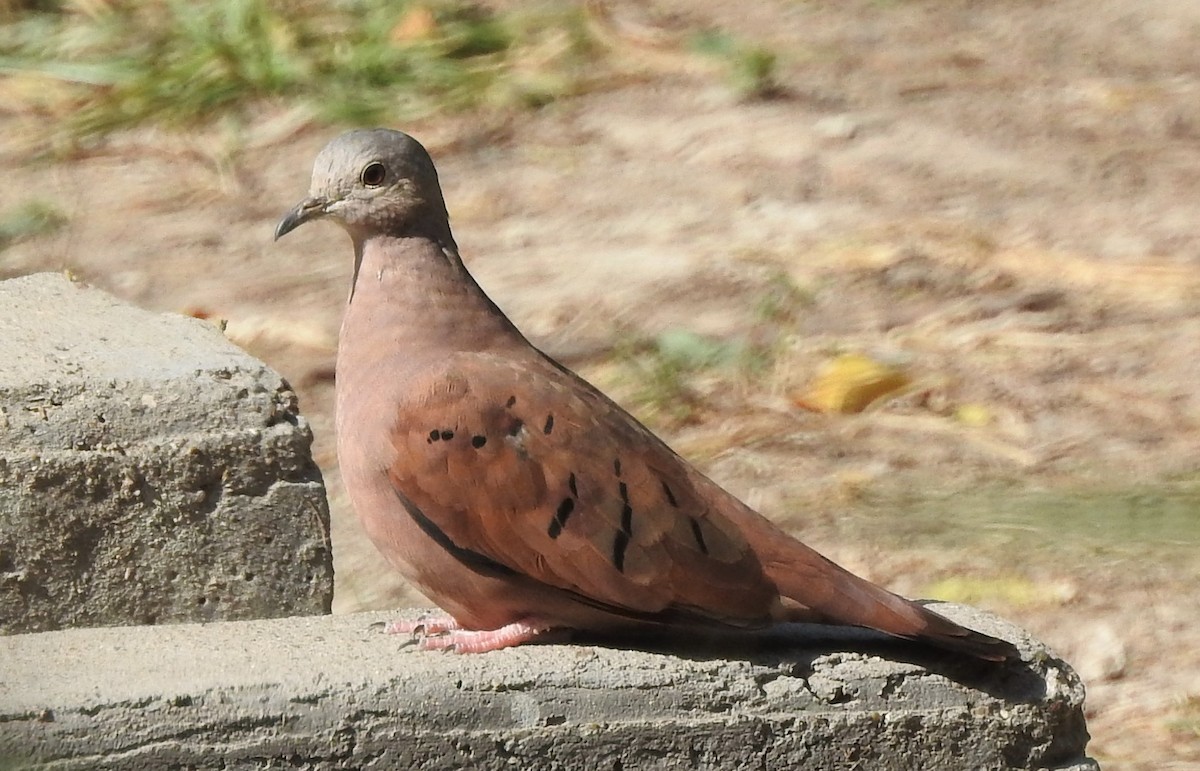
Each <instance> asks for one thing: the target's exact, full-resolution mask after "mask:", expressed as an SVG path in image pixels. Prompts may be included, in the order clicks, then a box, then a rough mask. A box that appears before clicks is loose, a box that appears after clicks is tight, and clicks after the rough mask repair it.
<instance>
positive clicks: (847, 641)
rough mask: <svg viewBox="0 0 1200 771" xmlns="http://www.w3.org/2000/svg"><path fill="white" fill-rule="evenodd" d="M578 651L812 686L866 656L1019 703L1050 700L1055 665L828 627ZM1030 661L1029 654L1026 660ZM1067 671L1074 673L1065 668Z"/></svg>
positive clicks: (592, 638) (661, 636)
mask: <svg viewBox="0 0 1200 771" xmlns="http://www.w3.org/2000/svg"><path fill="white" fill-rule="evenodd" d="M572 640H573V641H574V642H577V643H582V644H588V645H596V646H600V647H606V648H617V649H622V650H629V649H633V650H641V651H647V652H650V653H664V654H670V655H672V656H677V657H679V658H685V659H691V660H693V661H712V660H717V659H720V660H740V661H747V662H750V663H752V664H758V665H763V666H770V667H780V666H787V667H790V668H791V671H792V674H793V675H794V676H796V677H803V678H805V679H807V678H808V676H809V675H811V674H813V673H814V672H816V671H817V668H818V667H817V666H816V665H817V661H818V659H821V658H823V657H827V656H831V655H835V654H838V653H861V654H865V655H868V656H876V657H879V658H882V659H886V660H888V661H895V662H901V663H905V664H912V665H914V666H917V667H920V668H922V669H924V670H926V671H927V672H930V673H933V674H937V675H941V676H942V677H945V678H947V679H948V680H951V681H953V682H955V683H958V684H960V685H963V686H966V687H968V688H972V689H974V690H977V691H981V692H983V693H986V694H988V695H989V696H991V697H993V698H995V699H1001V700H1004V701H1007V702H1012V703H1039V702H1042V701H1044V700H1045V698H1046V696H1047V691H1046V677H1045V669H1046V667H1047V665H1051V666H1052V665H1053V664H1054V659H1052V658H1050V657H1046V656H1038V657H1037V658H1036V659H1035V661H1036V662H1037V663H1035V661H1029V660H1025V659H1022V660H1019V661H1008V662H1003V663H998V662H991V661H981V660H978V659H973V658H970V657H969V656H965V655H962V654H955V653H949V652H946V651H942V650H939V649H937V648H934V647H931V646H929V645H927V644H921V643H916V642H912V641H909V640H903V639H899V638H896V637H891V636H889V635H885V634H882V633H880V632H875V631H872V630H869V629H860V628H857V627H841V626H826V625H822V624H776V625H774V626H772V627H769V628H767V629H762V630H754V631H735V630H730V631H720V630H709V629H704V630H691V631H689V632H688V634H687V635H686V636H681V635H680V633H679V630H677V629H676V630H674V631H667V630H664V631H662V632H655V631H649V632H646V631H639V632H634V633H620V634H616V633H612V634H606V633H595V632H587V633H581V632H576V633H575V634H574V635H573V636H572ZM1025 655H1026V656H1028V655H1029V654H1028V652H1026V654H1025ZM1061 666H1064V667H1065V666H1066V665H1065V663H1061Z"/></svg>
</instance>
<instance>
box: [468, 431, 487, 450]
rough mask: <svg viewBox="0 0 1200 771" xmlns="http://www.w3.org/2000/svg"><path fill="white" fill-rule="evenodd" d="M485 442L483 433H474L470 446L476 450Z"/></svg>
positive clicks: (485, 438)
mask: <svg viewBox="0 0 1200 771" xmlns="http://www.w3.org/2000/svg"><path fill="white" fill-rule="evenodd" d="M485 444H487V437H486V436H484V435H483V434H476V435H475V436H473V437H471V446H472V447H474V448H475V449H476V450H478V449H479V448H480V447H483V446H484V445H485Z"/></svg>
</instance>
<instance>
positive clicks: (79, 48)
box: [0, 0, 775, 152]
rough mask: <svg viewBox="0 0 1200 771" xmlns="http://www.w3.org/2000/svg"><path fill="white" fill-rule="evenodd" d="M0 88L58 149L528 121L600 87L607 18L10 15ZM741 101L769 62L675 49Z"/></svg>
mask: <svg viewBox="0 0 1200 771" xmlns="http://www.w3.org/2000/svg"><path fill="white" fill-rule="evenodd" d="M0 21H3V22H4V23H3V24H0V73H3V74H6V75H9V76H17V77H18V78H19V81H18V82H17V83H15V84H10V85H9V90H10V92H12V93H14V94H17V95H19V96H20V97H21V98H22V99H23V101H24V102H25V104H26V106H27V107H28V108H30V109H35V110H37V111H38V112H39V113H41V114H42V115H43V116H44V117H45V118H46V119H47V121H52V122H53V123H52V125H54V126H55V127H56V130H55V133H54V137H53V140H54V146H55V147H56V148H57V149H58V150H59V151H60V152H63V151H69V150H70V149H71V148H73V147H75V146H77V144H78V143H80V142H86V141H87V140H88V139H91V138H95V137H98V136H103V135H105V134H107V133H109V132H111V131H114V130H117V129H121V128H128V127H131V126H137V125H142V124H146V123H153V124H159V125H164V126H171V127H176V128H186V127H188V126H195V125H196V124H202V123H207V122H211V121H214V120H221V119H240V120H246V119H250V118H252V117H253V116H254V115H255V112H256V108H258V107H261V106H262V104H263V103H264V102H268V103H269V102H274V103H288V104H291V105H298V106H300V107H302V108H303V109H306V110H307V111H308V112H309V113H311V115H312V118H313V119H314V120H317V121H321V122H327V123H332V124H353V125H368V124H376V123H381V122H384V123H386V122H392V123H395V122H399V121H410V120H414V119H418V118H423V117H427V116H429V115H431V114H433V113H437V112H440V111H457V110H464V109H469V108H475V107H490V108H520V107H537V106H540V105H543V104H546V103H547V102H550V101H553V100H555V99H558V98H561V97H564V96H568V95H572V94H577V93H580V92H582V91H584V90H587V89H594V88H597V87H602V86H603V84H604V83H605V82H606V81H608V80H611V79H612V78H614V77H615V76H616V73H615V72H614V71H612V70H611V69H608V68H605V67H604V66H603V62H602V60H603V58H604V48H605V45H604V37H605V36H604V33H603V32H601V31H599V30H600V26H599V25H600V24H602V23H603V21H604V10H603V6H602V5H599V4H595V5H594V6H593V7H592V10H591V11H590V12H589V10H588V7H587V5H581V4H575V3H557V2H546V1H544V2H533V3H514V4H508V5H507V6H505V7H495V8H493V7H488V6H486V5H483V4H480V3H472V2H465V1H464V0H430V1H429V2H392V1H391V0H217V1H216V2H187V1H186V0H143V1H141V2H135V1H133V0H124V1H122V0H59V1H58V2H52V1H51V0H24V2H22V1H20V0H6V2H4V3H3V4H0ZM686 43H687V47H688V48H689V49H691V50H693V51H695V52H696V53H697V54H698V55H701V56H704V57H708V58H710V59H712V60H713V61H714V62H717V63H719V66H721V67H723V68H724V69H725V70H726V71H727V73H728V78H729V80H730V83H731V85H732V86H733V87H734V88H736V89H739V90H741V91H743V92H745V93H747V94H752V93H755V92H765V91H768V90H769V89H770V88H772V84H773V80H772V76H773V71H774V62H775V59H774V55H773V54H772V53H770V52H769V51H767V50H766V49H763V48H761V47H758V46H752V45H747V44H745V43H742V42H739V41H737V40H736V39H734V38H733V37H732V36H730V35H728V34H727V33H724V32H721V31H719V30H713V29H700V30H695V31H694V32H693V33H692V34H691V36H690V37H689V39H688V40H687V41H686Z"/></svg>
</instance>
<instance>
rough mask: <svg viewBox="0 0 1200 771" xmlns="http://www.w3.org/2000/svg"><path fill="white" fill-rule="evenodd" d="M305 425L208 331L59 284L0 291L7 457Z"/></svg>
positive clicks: (1, 411)
mask: <svg viewBox="0 0 1200 771" xmlns="http://www.w3.org/2000/svg"><path fill="white" fill-rule="evenodd" d="M296 415H297V410H296V397H295V394H294V393H293V392H292V391H291V389H290V388H289V387H288V386H287V385H286V383H284V381H283V379H282V378H281V377H280V376H279V375H278V374H277V373H275V372H274V371H273V370H271V369H270V368H269V367H267V366H266V365H265V364H263V363H262V362H260V361H258V360H257V359H254V358H253V357H251V356H249V355H248V354H246V353H245V352H244V351H242V350H240V349H238V348H237V347H236V346H234V345H233V344H231V343H230V342H229V341H228V340H226V339H225V337H224V335H222V334H221V332H220V330H219V329H217V327H215V326H214V325H212V324H210V323H208V322H205V321H201V320H199V319H194V318H190V317H186V316H180V315H177V314H170V313H155V312H152V311H147V310H143V309H141V308H137V307H135V306H132V305H128V304H126V303H123V302H121V301H119V300H117V299H116V298H114V297H112V296H111V295H109V294H107V293H105V292H102V291H100V290H97V289H92V288H90V287H88V286H86V285H83V284H77V283H73V282H71V281H69V280H67V279H66V278H64V277H63V276H62V275H60V274H55V273H38V274H33V275H28V276H22V277H20V278H15V279H10V280H8V281H3V282H0V446H3V447H5V448H7V449H9V450H11V451H27V452H54V451H87V450H98V451H103V450H105V449H110V448H117V449H119V448H122V447H124V446H125V445H127V444H128V443H131V442H132V443H143V442H147V443H153V442H154V441H158V442H160V443H166V442H169V441H171V439H172V438H173V437H178V436H187V435H189V434H191V433H193V432H194V431H195V430H196V426H203V427H204V428H205V429H206V430H209V431H213V432H220V431H246V430H255V429H259V430H261V429H264V428H267V427H269V426H271V425H274V424H276V423H278V422H281V421H289V422H292V423H297V420H296ZM300 422H302V421H300ZM304 428H305V430H307V426H304Z"/></svg>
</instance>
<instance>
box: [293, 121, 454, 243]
mask: <svg viewBox="0 0 1200 771" xmlns="http://www.w3.org/2000/svg"><path fill="white" fill-rule="evenodd" d="M323 218H329V219H332V220H335V221H337V222H338V223H339V224H340V225H342V227H344V228H345V229H346V230H347V231H348V232H349V233H350V236H351V237H352V238H353V239H354V241H355V242H356V243H361V242H362V241H364V240H366V239H367V238H369V237H371V236H373V235H378V234H385V235H397V236H402V235H425V236H430V237H434V238H441V237H443V235H445V236H448V235H449V226H448V225H447V223H446V205H445V203H444V202H443V200H442V189H441V186H440V185H439V184H438V177H437V170H436V169H434V167H433V160H432V159H430V157H429V153H427V152H426V151H425V148H424V147H422V146H421V144H420V143H419V142H417V140H415V139H413V138H412V137H410V136H409V135H408V134H405V133H404V132H402V131H393V130H391V129H369V130H367V129H359V130H355V131H348V132H346V133H345V134H342V135H341V136H339V137H337V138H336V139H334V140H333V141H332V142H330V143H329V144H328V145H326V146H325V149H324V150H322V151H321V153H320V154H319V155H318V156H317V160H316V162H315V163H314V164H313V175H312V185H311V187H310V188H309V191H308V197H307V198H305V199H304V200H303V201H301V202H300V203H299V204H297V205H296V206H295V208H293V209H292V210H291V211H289V212H288V213H287V214H286V215H285V216H284V218H283V219H282V220H280V221H279V225H278V226H277V227H276V228H275V238H276V240H278V239H279V238H281V237H282V236H284V235H286V234H287V233H290V232H291V231H293V230H295V229H296V228H298V227H300V226H301V225H303V224H304V223H305V222H308V221H310V220H315V219H323Z"/></svg>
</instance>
